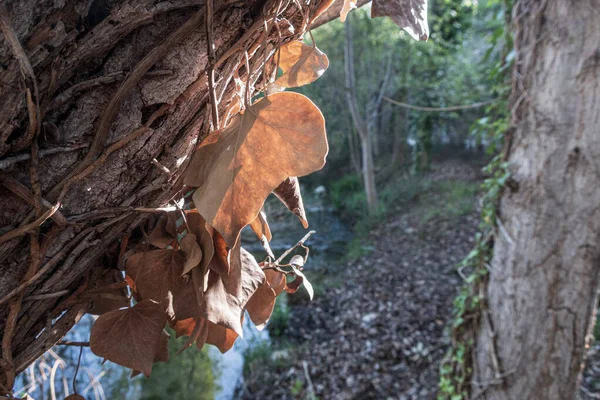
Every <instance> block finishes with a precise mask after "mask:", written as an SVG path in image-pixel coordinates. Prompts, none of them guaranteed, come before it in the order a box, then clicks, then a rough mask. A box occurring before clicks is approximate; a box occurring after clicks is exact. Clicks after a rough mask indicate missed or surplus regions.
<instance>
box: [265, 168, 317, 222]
mask: <svg viewBox="0 0 600 400" xmlns="http://www.w3.org/2000/svg"><path fill="white" fill-rule="evenodd" d="M273 193H274V194H275V196H277V198H278V199H279V200H281V202H282V203H283V204H285V206H286V207H287V209H288V210H290V211H291V212H292V213H294V215H296V216H297V217H298V218H299V219H300V222H301V223H302V226H303V227H304V229H306V228H308V220H307V219H306V211H304V202H303V201H302V194H301V193H300V182H299V181H298V178H297V177H295V176H291V177H289V178H287V179H286V180H284V181H283V182H281V184H280V185H279V186H277V187H276V188H275V190H273Z"/></svg>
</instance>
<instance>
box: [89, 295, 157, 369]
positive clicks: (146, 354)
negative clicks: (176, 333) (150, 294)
mask: <svg viewBox="0 0 600 400" xmlns="http://www.w3.org/2000/svg"><path fill="white" fill-rule="evenodd" d="M165 323H166V317H165V314H164V310H163V307H162V306H161V305H160V304H158V303H156V302H154V301H152V300H142V301H140V302H139V303H137V304H136V305H135V306H133V307H131V308H128V309H126V310H117V311H111V312H108V313H106V314H104V315H101V316H100V317H98V319H97V320H96V322H95V323H94V325H93V326H92V333H91V335H90V348H91V349H92V352H93V353H94V354H96V355H97V356H99V357H103V358H106V359H108V360H110V361H112V362H115V363H117V364H120V365H123V366H125V367H128V368H132V369H134V370H139V371H142V372H143V373H144V375H146V376H150V373H151V372H152V363H154V361H155V360H156V359H157V357H159V358H161V355H164V354H165V351H166V352H167V353H166V354H168V350H165V349H163V348H162V347H161V346H163V347H166V342H165V341H164V334H163V328H164V326H165Z"/></svg>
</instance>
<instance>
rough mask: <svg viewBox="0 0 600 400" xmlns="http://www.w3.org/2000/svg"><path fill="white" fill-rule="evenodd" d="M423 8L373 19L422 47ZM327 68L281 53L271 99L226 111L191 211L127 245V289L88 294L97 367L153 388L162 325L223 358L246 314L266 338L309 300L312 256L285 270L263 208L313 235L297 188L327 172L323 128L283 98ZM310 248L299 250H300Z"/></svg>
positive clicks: (382, 6) (187, 206) (317, 118)
mask: <svg viewBox="0 0 600 400" xmlns="http://www.w3.org/2000/svg"><path fill="white" fill-rule="evenodd" d="M329 3H331V2H329ZM424 4H425V1H424V0H392V1H390V0H387V1H386V0H379V1H374V4H373V8H372V10H373V16H378V15H388V16H391V17H392V19H394V21H395V22H396V23H398V25H400V26H401V27H403V28H406V29H409V33H411V31H410V30H412V33H411V34H412V35H413V36H416V37H418V38H420V39H423V38H426V37H427V34H428V32H427V25H426V20H425V19H424V15H425V14H426V7H425V6H424ZM355 6H356V0H345V1H344V4H343V9H342V11H341V16H342V19H345V17H346V15H347V13H348V12H349V11H350V10H351V9H352V8H354V7H355ZM390 7H391V8H390ZM328 65H329V61H328V59H327V56H326V55H325V54H323V53H322V52H321V51H320V50H319V49H318V48H317V47H316V46H315V45H314V43H313V45H307V44H304V43H302V42H300V41H293V42H289V43H286V44H283V45H282V46H281V47H280V48H279V50H278V52H277V54H276V56H275V57H273V59H272V60H271V61H270V66H271V69H272V70H273V71H281V72H282V73H281V75H280V76H279V77H278V78H277V79H276V80H275V81H274V82H272V83H269V84H268V85H266V88H267V90H268V91H269V92H270V93H272V94H269V95H267V93H265V97H264V98H262V99H261V100H259V101H257V102H255V103H254V104H249V103H250V101H249V100H248V96H246V99H245V100H244V103H245V104H244V107H242V105H241V103H242V101H240V102H237V103H236V105H235V106H233V107H232V110H235V109H242V110H241V111H240V112H238V113H237V114H236V115H233V116H231V114H233V113H234V111H230V112H229V113H228V117H227V120H228V121H229V122H228V124H227V126H226V127H225V128H224V129H219V130H216V131H214V132H212V133H211V134H210V135H209V136H208V137H207V138H206V139H205V140H203V141H202V143H201V144H200V146H199V147H198V149H197V150H196V153H195V154H194V157H193V159H192V161H191V163H190V165H189V167H188V171H187V175H186V177H185V180H184V183H185V185H187V186H188V187H189V188H190V189H193V190H190V191H189V193H188V195H189V194H190V193H191V202H190V201H189V199H188V201H186V199H185V198H184V199H183V201H182V204H181V205H180V206H179V212H170V213H166V214H165V215H163V216H162V217H160V218H159V219H158V221H157V223H156V224H155V226H154V227H153V228H152V230H151V231H150V232H149V234H148V235H147V236H146V240H145V242H144V243H142V244H141V245H139V246H138V247H137V248H136V250H135V251H134V252H133V253H132V254H129V253H128V252H126V251H125V250H126V246H127V245H126V243H125V244H124V245H123V243H122V251H121V260H124V261H122V262H123V263H124V270H125V274H126V275H125V279H124V281H123V280H121V281H116V282H115V280H114V279H113V280H112V281H111V282H107V285H106V286H104V287H102V288H100V289H97V290H96V291H94V290H92V291H89V292H88V293H89V294H90V295H91V296H92V298H93V300H94V305H93V309H92V310H91V311H90V312H91V313H94V314H97V315H99V317H98V319H97V320H96V322H95V324H94V326H93V328H92V333H91V338H90V346H91V349H92V351H93V352H94V353H95V354H96V355H98V356H100V357H103V358H105V359H108V360H110V361H113V362H115V363H118V364H120V365H123V366H125V367H129V368H131V369H133V374H132V375H137V374H139V373H143V374H144V375H146V376H149V375H150V373H151V371H152V365H153V363H155V362H160V361H166V360H167V359H168V358H169V353H168V346H167V344H168V340H169V334H168V333H167V332H166V331H165V327H166V325H167V324H168V325H169V326H171V327H172V329H173V330H174V331H175V333H176V335H177V337H179V336H187V337H188V339H187V341H186V342H185V345H184V346H183V347H182V349H181V350H180V352H181V351H183V350H184V349H186V348H188V347H190V346H191V345H192V344H194V343H195V344H196V346H197V347H198V348H202V347H203V346H204V344H206V343H208V344H212V345H214V346H216V347H218V348H219V349H220V350H221V351H222V352H226V351H227V350H229V349H230V348H231V347H232V346H233V344H234V342H235V340H236V339H237V338H238V337H239V336H242V323H243V319H244V315H245V312H246V311H247V312H248V315H249V317H250V319H251V320H252V322H253V323H254V324H255V325H256V326H257V328H258V329H263V328H264V326H265V324H266V323H267V322H268V320H269V318H270V316H271V313H272V311H273V308H274V305H275V300H276V298H277V296H278V295H279V294H280V293H282V292H283V291H284V290H285V291H287V292H289V293H293V292H295V291H297V290H298V288H299V287H300V286H301V285H303V284H304V285H305V287H306V289H307V291H308V292H309V294H311V297H312V288H311V287H310V284H309V283H308V281H307V280H306V279H305V277H304V275H303V274H302V267H303V265H304V262H305V261H306V256H307V255H308V249H307V252H306V255H305V256H304V257H302V256H299V255H295V256H293V257H291V259H290V260H289V261H288V262H287V263H284V258H285V257H286V256H287V255H288V253H289V252H286V253H284V254H283V255H282V256H280V257H279V258H278V259H275V256H274V255H273V253H272V251H271V250H270V248H269V241H270V240H271V232H270V229H269V225H268V223H267V218H266V215H265V213H264V211H263V210H262V207H263V203H264V201H265V199H266V198H267V196H268V195H269V194H270V193H274V194H275V195H276V196H277V197H278V198H279V199H280V200H281V201H282V202H283V203H284V204H285V205H286V206H287V208H288V209H289V210H290V211H292V212H293V213H294V214H295V215H297V216H298V218H299V219H300V222H301V223H302V225H303V226H304V227H305V228H307V227H308V222H307V220H306V215H305V212H304V206H303V203H302V197H301V194H300V185H299V183H298V178H297V177H298V176H304V175H307V174H309V173H311V172H314V171H316V170H319V169H321V168H322V167H323V165H324V164H325V157H326V155H327V151H328V145H327V137H326V133H325V121H324V119H323V115H322V114H321V112H320V110H319V109H318V108H317V107H316V106H315V105H314V104H313V103H312V102H311V101H310V100H309V99H308V98H306V97H305V96H303V95H300V94H298V93H292V92H282V89H284V88H290V87H298V86H302V85H306V84H309V83H311V82H313V81H315V80H316V79H318V78H319V77H320V76H321V75H322V74H323V73H324V72H325V70H326V69H327V67H328ZM268 75H272V74H268ZM247 225H250V227H251V228H252V230H253V231H254V232H255V234H256V236H257V238H258V239H259V240H260V241H261V243H262V245H263V247H264V248H265V250H266V252H267V254H268V255H269V256H268V257H267V259H266V260H265V261H263V262H261V263H258V262H257V261H256V260H255V258H254V257H253V256H252V255H251V254H250V253H248V252H247V251H246V250H244V249H243V248H242V247H241V245H240V232H241V230H242V229H243V228H244V227H245V226H247ZM308 236H309V235H307V236H305V238H304V239H303V240H301V241H300V242H299V244H298V245H297V246H298V247H300V246H301V247H304V246H303V241H304V240H306V238H307V237H308ZM295 247H296V246H295ZM129 294H131V295H129ZM132 297H133V299H134V300H135V302H134V303H135V304H134V305H132Z"/></svg>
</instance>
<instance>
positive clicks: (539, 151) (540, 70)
mask: <svg viewBox="0 0 600 400" xmlns="http://www.w3.org/2000/svg"><path fill="white" fill-rule="evenodd" d="M599 9H600V3H599V2H598V1H589V2H583V3H581V4H580V3H575V2H570V1H558V2H539V1H532V0H519V1H516V2H515V5H514V8H513V12H512V15H513V20H512V27H513V28H512V31H513V35H514V49H515V54H516V57H515V68H514V72H513V81H512V93H511V100H510V103H511V110H512V115H511V122H510V128H509V130H508V132H507V137H506V138H505V140H506V152H505V154H504V157H505V160H506V162H507V167H508V171H509V172H510V176H511V179H510V181H509V182H508V185H507V186H506V188H505V189H504V190H503V192H502V195H501V199H500V203H499V208H498V213H497V225H498V229H497V233H496V235H495V236H494V255H493V258H492V261H491V264H490V267H489V271H490V272H489V283H488V290H487V296H488V299H487V305H488V307H489V310H487V311H486V312H485V315H484V316H483V318H482V323H481V326H480V329H479V331H478V332H477V336H476V345H477V351H476V354H475V359H474V361H475V367H474V379H473V389H472V391H473V395H474V396H475V394H476V393H485V398H486V399H494V400H504V399H506V400H508V399H548V400H553V399H556V400H559V399H574V398H577V392H578V382H579V376H580V373H581V370H582V362H583V360H584V356H585V349H586V343H587V341H588V340H589V338H590V337H591V336H588V334H589V333H590V332H591V328H592V327H593V322H594V319H595V310H596V305H597V301H598V300H597V293H598V278H599V273H600V265H599V263H598V260H599V259H600V250H599V247H598V241H599V239H600V219H599V218H598V214H599V213H600V203H599V201H598V199H600V175H599V170H598V163H597V160H599V159H600V143H599V141H598V140H599V136H598V128H597V127H598V126H599V125H600V102H598V100H597V99H598V98H600V85H599V80H598V79H599V78H598V76H600V75H599V74H600V63H599V62H598V59H599V57H598V54H599V49H598V43H600V30H599V29H598V27H599V26H600V13H599V12H598V10H599Z"/></svg>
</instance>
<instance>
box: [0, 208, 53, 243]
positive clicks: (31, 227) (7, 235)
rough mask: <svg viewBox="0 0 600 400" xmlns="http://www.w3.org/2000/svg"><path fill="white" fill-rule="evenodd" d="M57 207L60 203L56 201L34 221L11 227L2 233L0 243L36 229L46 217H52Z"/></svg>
mask: <svg viewBox="0 0 600 400" xmlns="http://www.w3.org/2000/svg"><path fill="white" fill-rule="evenodd" d="M59 207H60V203H56V204H55V205H54V206H53V207H52V208H50V209H49V210H46V212H45V213H43V214H42V215H41V216H40V217H39V218H38V219H36V220H35V221H33V222H31V223H29V224H27V225H23V226H20V227H18V228H17V229H13V230H12V231H8V232H6V233H5V234H4V235H2V236H0V244H1V243H4V242H7V241H9V240H11V239H14V238H17V237H19V236H23V235H26V234H27V233H29V232H32V231H34V230H36V229H37V228H39V226H40V225H42V224H43V223H44V222H45V221H46V220H47V219H48V218H50V217H52V215H54V213H55V212H56V211H57V210H58V209H59Z"/></svg>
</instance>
